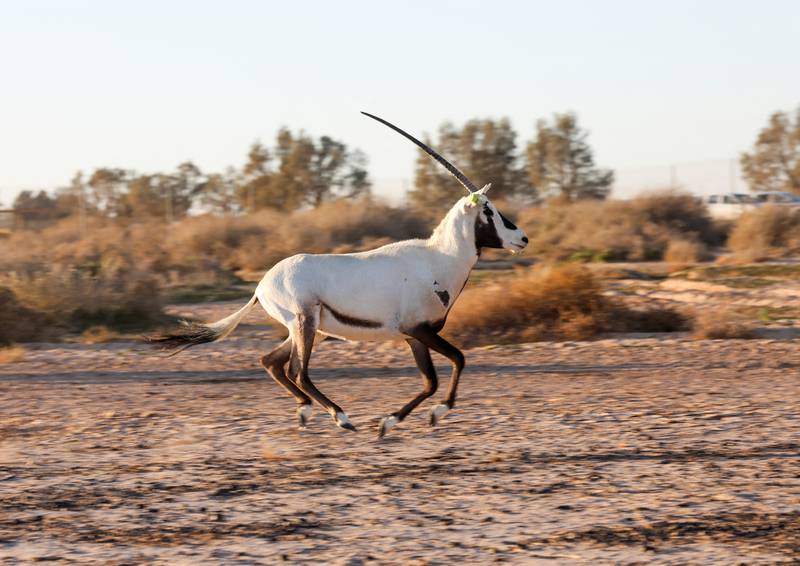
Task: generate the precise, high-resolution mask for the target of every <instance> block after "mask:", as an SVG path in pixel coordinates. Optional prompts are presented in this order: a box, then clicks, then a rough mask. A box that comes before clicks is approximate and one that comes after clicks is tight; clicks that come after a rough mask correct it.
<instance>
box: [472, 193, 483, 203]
mask: <svg viewBox="0 0 800 566" xmlns="http://www.w3.org/2000/svg"><path fill="white" fill-rule="evenodd" d="M469 200H470V201H471V202H472V204H478V203H479V202H480V200H481V195H479V194H478V193H472V195H470V197H469Z"/></svg>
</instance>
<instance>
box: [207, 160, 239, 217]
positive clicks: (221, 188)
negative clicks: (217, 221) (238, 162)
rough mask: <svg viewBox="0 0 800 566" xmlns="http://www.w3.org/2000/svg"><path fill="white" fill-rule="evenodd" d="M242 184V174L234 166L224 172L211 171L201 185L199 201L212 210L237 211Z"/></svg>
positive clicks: (219, 211) (223, 212)
mask: <svg viewBox="0 0 800 566" xmlns="http://www.w3.org/2000/svg"><path fill="white" fill-rule="evenodd" d="M240 184H241V179H240V176H239V174H238V173H237V172H236V169H234V168H233V167H228V168H227V169H226V170H225V172H224V173H211V174H210V175H208V178H207V179H206V180H205V182H204V183H203V184H202V185H201V186H200V190H199V194H198V202H199V203H200V205H202V206H203V207H205V208H206V209H208V210H210V211H212V212H217V213H220V214H230V213H232V212H235V211H236V210H237V202H238V201H239V199H240V194H239V187H240ZM241 208H244V207H243V206H242V207H241Z"/></svg>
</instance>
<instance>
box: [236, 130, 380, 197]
mask: <svg viewBox="0 0 800 566" xmlns="http://www.w3.org/2000/svg"><path fill="white" fill-rule="evenodd" d="M273 164H274V167H273ZM365 165H366V159H365V157H364V155H363V154H362V153H361V152H359V151H350V150H348V148H347V146H346V145H345V144H344V143H342V142H340V141H337V140H334V139H333V138H330V137H328V136H322V137H321V138H319V139H318V140H314V139H313V138H312V137H310V136H308V135H306V134H305V133H303V132H300V133H299V134H293V133H292V132H291V131H289V130H288V129H286V128H282V129H281V130H280V131H279V132H278V135H277V137H276V140H275V147H274V149H273V150H272V151H270V150H268V149H266V148H265V147H264V146H263V145H261V144H260V143H259V142H256V143H255V144H253V146H252V147H251V148H250V152H249V154H248V161H247V163H246V165H245V167H244V169H243V171H242V173H243V175H242V177H243V180H244V183H243V185H242V187H241V190H240V195H241V196H240V199H241V201H243V202H244V204H245V207H246V208H248V209H251V210H252V209H257V208H275V209H278V210H294V209H296V208H299V207H300V206H302V205H304V204H308V205H312V206H319V205H320V204H321V203H323V202H325V201H327V200H332V199H336V198H350V197H354V196H357V195H360V194H363V193H364V192H368V191H369V186H370V183H369V178H368V176H367V171H366V168H365Z"/></svg>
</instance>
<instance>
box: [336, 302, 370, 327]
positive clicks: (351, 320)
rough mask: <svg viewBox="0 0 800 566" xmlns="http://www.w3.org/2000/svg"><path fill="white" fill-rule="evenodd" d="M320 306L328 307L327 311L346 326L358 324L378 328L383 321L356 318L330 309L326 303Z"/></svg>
mask: <svg viewBox="0 0 800 566" xmlns="http://www.w3.org/2000/svg"><path fill="white" fill-rule="evenodd" d="M322 306H323V307H324V308H326V309H328V312H330V313H331V314H332V315H333V318H335V319H336V320H338V321H339V322H341V323H342V324H346V325H347V326H360V327H362V328H380V327H381V326H383V323H380V322H375V321H374V320H365V319H363V318H356V317H354V316H350V315H346V314H344V313H341V312H339V311H337V310H334V309H332V308H331V307H330V305H327V304H325V303H322Z"/></svg>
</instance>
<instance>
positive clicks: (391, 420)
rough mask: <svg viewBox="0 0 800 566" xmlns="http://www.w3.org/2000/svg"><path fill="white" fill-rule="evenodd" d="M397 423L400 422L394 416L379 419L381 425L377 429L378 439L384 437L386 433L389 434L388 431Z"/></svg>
mask: <svg viewBox="0 0 800 566" xmlns="http://www.w3.org/2000/svg"><path fill="white" fill-rule="evenodd" d="M399 422H400V420H399V419H398V418H397V417H396V416H394V415H389V416H388V417H383V418H382V419H381V424H380V426H379V427H378V438H379V439H380V438H383V437H384V436H385V435H386V433H387V432H389V430H390V429H391V428H392V427H393V426H394V425H396V424H397V423H399Z"/></svg>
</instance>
